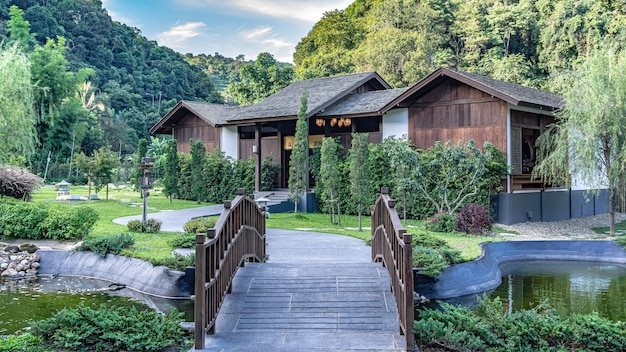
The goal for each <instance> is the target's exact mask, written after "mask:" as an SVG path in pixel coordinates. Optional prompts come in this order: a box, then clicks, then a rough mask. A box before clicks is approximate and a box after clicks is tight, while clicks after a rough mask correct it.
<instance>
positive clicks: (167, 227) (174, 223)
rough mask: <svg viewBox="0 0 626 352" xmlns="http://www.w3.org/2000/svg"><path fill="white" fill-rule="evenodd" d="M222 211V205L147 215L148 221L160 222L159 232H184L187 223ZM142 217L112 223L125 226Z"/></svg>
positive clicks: (124, 218)
mask: <svg viewBox="0 0 626 352" xmlns="http://www.w3.org/2000/svg"><path fill="white" fill-rule="evenodd" d="M222 210H224V205H222V204H218V205H209V206H206V207H199V208H189V209H181V210H162V211H160V212H157V213H148V219H158V220H161V221H162V224H161V231H168V232H184V230H183V227H184V226H185V223H186V222H187V221H189V220H191V219H193V218H199V217H203V216H213V215H220V214H221V213H222ZM142 217H143V215H132V216H125V217H123V218H117V219H113V222H114V223H116V224H119V225H126V224H128V222H129V221H130V220H141V218H142Z"/></svg>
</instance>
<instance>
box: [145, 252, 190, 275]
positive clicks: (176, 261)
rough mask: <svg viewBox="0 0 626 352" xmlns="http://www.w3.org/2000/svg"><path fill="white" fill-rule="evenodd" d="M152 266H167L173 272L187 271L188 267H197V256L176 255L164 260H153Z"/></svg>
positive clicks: (151, 261)
mask: <svg viewBox="0 0 626 352" xmlns="http://www.w3.org/2000/svg"><path fill="white" fill-rule="evenodd" d="M150 264H152V265H154V266H159V265H162V266H166V267H168V268H170V269H172V270H179V271H185V268H186V267H188V266H196V254H195V253H192V254H190V255H175V256H173V257H167V258H163V259H151V260H150Z"/></svg>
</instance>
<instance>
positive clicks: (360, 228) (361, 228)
mask: <svg viewBox="0 0 626 352" xmlns="http://www.w3.org/2000/svg"><path fill="white" fill-rule="evenodd" d="M359 231H363V227H361V212H359Z"/></svg>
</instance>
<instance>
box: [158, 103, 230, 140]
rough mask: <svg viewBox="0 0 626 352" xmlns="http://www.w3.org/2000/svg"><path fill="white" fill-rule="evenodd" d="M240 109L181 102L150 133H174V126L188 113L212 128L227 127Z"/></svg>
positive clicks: (228, 106)
mask: <svg viewBox="0 0 626 352" xmlns="http://www.w3.org/2000/svg"><path fill="white" fill-rule="evenodd" d="M240 109H241V107H239V106H230V105H222V104H211V103H204V102H199V101H188V100H181V101H179V102H178V104H176V106H174V108H173V109H172V110H170V111H169V112H168V113H167V114H166V115H165V116H163V117H162V118H161V120H159V122H157V123H156V124H155V125H154V126H152V128H151V129H150V133H153V134H157V133H158V134H169V133H172V126H175V125H176V124H178V123H179V122H180V120H182V119H183V118H184V117H185V116H187V113H188V112H191V113H193V114H194V115H196V116H198V117H199V118H201V119H202V120H204V121H205V122H206V123H208V124H209V125H211V126H214V127H215V126H220V125H225V124H226V121H227V120H228V119H229V118H232V117H233V116H235V115H236V114H237V112H238V111H239V110H240Z"/></svg>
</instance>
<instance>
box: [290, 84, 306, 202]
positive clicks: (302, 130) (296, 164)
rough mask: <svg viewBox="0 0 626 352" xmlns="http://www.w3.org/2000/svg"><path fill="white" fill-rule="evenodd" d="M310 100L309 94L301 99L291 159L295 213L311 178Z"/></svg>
mask: <svg viewBox="0 0 626 352" xmlns="http://www.w3.org/2000/svg"><path fill="white" fill-rule="evenodd" d="M308 99H309V93H308V92H304V93H303V94H302V96H301V97H300V111H299V112H298V121H296V135H295V136H294V141H293V148H292V149H291V157H290V158H289V182H288V184H289V198H290V199H291V200H292V201H293V203H294V209H293V211H294V213H296V212H298V202H299V200H300V197H301V196H303V195H304V193H305V192H306V186H307V180H306V178H307V177H309V167H308V165H307V164H308V163H307V157H308V153H309V137H308V135H309V128H308V126H307V120H306V111H307V109H308Z"/></svg>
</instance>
